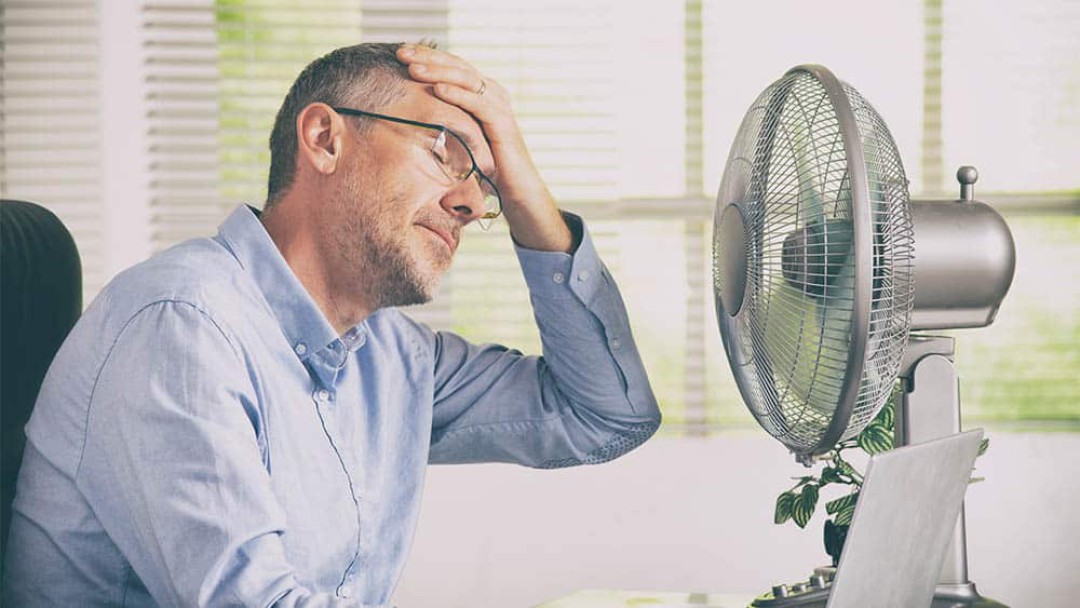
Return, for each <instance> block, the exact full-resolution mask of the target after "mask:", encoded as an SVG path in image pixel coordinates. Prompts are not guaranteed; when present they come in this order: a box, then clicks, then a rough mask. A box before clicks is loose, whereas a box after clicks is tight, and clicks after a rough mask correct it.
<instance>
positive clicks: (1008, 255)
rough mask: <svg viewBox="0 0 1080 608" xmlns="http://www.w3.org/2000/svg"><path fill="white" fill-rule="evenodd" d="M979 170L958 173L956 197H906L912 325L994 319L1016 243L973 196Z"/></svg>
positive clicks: (948, 325)
mask: <svg viewBox="0 0 1080 608" xmlns="http://www.w3.org/2000/svg"><path fill="white" fill-rule="evenodd" d="M977 176H978V174H977V173H976V172H975V169H974V167H961V168H960V170H959V171H957V179H958V180H959V181H960V192H961V194H960V198H959V199H957V200H953V201H947V200H939V201H911V216H912V223H913V227H914V230H915V302H914V307H913V310H912V314H911V328H912V329H913V330H925V329H960V328H967V327H985V326H987V325H990V324H991V323H993V321H994V317H996V316H997V312H998V308H999V307H1000V306H1001V301H1002V300H1003V299H1004V298H1005V295H1006V294H1007V293H1008V292H1009V287H1010V286H1011V285H1012V280H1013V274H1014V273H1015V270H1016V245H1015V244H1014V242H1013V238H1012V232H1010V230H1009V226H1008V224H1006V223H1005V220H1004V219H1003V218H1002V217H1001V215H1000V214H999V213H998V212H997V211H995V210H994V208H993V207H991V206H990V205H987V204H985V203H981V202H979V201H976V200H974V199H973V198H972V195H973V185H974V183H975V180H976V179H977Z"/></svg>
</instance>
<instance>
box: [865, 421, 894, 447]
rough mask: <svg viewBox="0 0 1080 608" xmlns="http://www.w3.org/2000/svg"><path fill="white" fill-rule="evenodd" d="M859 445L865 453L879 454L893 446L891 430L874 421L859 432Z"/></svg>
mask: <svg viewBox="0 0 1080 608" xmlns="http://www.w3.org/2000/svg"><path fill="white" fill-rule="evenodd" d="M859 447H860V448H862V449H863V450H864V451H865V452H866V453H867V454H880V453H881V452H888V451H889V450H891V449H892V448H893V431H892V429H890V428H886V427H883V426H881V425H879V424H877V423H876V422H872V423H870V425H869V426H867V427H866V428H865V429H863V432H862V433H860V434H859Z"/></svg>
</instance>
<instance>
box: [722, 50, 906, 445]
mask: <svg viewBox="0 0 1080 608" xmlns="http://www.w3.org/2000/svg"><path fill="white" fill-rule="evenodd" d="M813 67H814V68H815V69H803V68H796V69H793V70H791V71H789V72H788V73H787V74H785V75H784V77H782V78H781V79H780V80H778V81H776V82H775V83H773V84H772V85H771V86H770V87H769V88H767V89H766V90H765V91H764V92H763V93H762V94H761V95H760V96H759V97H758V98H757V100H756V101H755V102H754V103H753V105H752V106H751V107H750V109H749V110H748V112H747V115H746V118H745V119H744V120H743V123H742V126H741V127H740V129H739V133H738V135H737V137H736V139H735V142H734V144H733V145H732V150H731V154H730V155H729V159H728V164H727V167H726V170H725V173H724V179H723V181H722V183H721V188H720V195H719V197H718V201H717V209H716V214H717V215H716V217H717V220H719V218H720V214H722V213H723V211H724V209H725V208H726V207H727V206H729V205H736V206H737V208H738V209H739V211H740V213H741V214H742V218H743V221H744V224H745V239H744V241H743V243H742V245H743V248H744V251H743V252H742V253H743V254H744V255H745V257H746V261H747V264H746V266H747V271H746V277H745V281H746V285H745V290H744V293H743V300H742V305H741V306H740V308H739V310H737V311H726V310H724V309H723V305H722V303H721V300H720V298H719V294H720V293H721V290H722V287H723V286H724V281H726V280H731V279H730V277H725V276H723V273H722V272H718V271H717V269H718V268H719V267H720V266H719V264H718V261H719V260H720V259H721V257H722V256H724V255H728V254H730V253H731V252H729V251H727V248H728V247H731V246H732V245H731V244H730V243H727V242H725V241H724V240H722V239H718V238H717V235H718V232H717V231H714V241H713V255H714V260H713V261H714V263H713V268H714V287H715V288H716V294H718V297H717V314H718V320H719V322H720V327H721V333H722V335H723V339H724V345H725V349H726V351H727V354H728V358H729V361H730V362H731V364H732V369H733V372H734V375H735V378H736V381H737V384H738V386H739V389H740V392H741V393H742V395H743V399H744V401H745V402H746V404H747V407H748V408H749V410H750V411H751V412H752V413H753V415H754V416H755V418H756V419H757V420H758V422H759V423H760V424H761V425H762V426H763V427H764V428H765V429H766V430H767V431H768V432H769V433H770V434H772V435H773V436H775V437H776V438H778V439H779V440H780V441H781V442H783V443H784V444H785V445H787V446H788V447H789V448H790V449H791V450H792V451H794V452H796V454H797V455H799V456H800V458H801V459H802V458H804V457H809V456H812V455H814V454H817V453H824V452H827V451H828V450H829V449H831V447H832V443H835V442H836V441H843V440H846V439H849V438H851V437H854V436H856V435H857V434H858V433H859V432H861V431H862V429H863V428H865V427H866V425H867V424H869V422H870V421H871V420H872V419H873V418H874V416H875V415H876V414H877V412H878V411H879V410H880V409H881V407H882V406H884V405H885V403H886V402H887V400H888V398H889V396H890V394H891V392H892V388H893V385H894V381H895V378H896V375H897V373H898V371H899V366H900V362H901V358H902V357H903V353H904V348H905V346H906V343H907V335H908V328H909V325H910V317H911V308H912V303H913V301H914V270H913V268H914V266H913V261H914V260H913V258H914V234H913V228H912V220H911V212H910V206H909V200H908V190H907V179H906V177H905V174H904V169H903V166H902V164H901V161H900V156H899V153H898V152H897V149H896V145H895V143H894V142H893V139H892V137H891V135H890V134H889V131H888V128H887V127H886V125H885V123H884V121H883V120H882V119H881V117H880V115H879V114H878V113H877V111H876V110H874V108H873V107H872V106H871V105H870V104H869V103H868V102H867V101H866V100H865V99H864V98H863V97H862V96H861V95H860V94H859V93H858V91H856V90H855V89H854V88H853V87H851V86H849V85H847V84H845V83H839V81H835V80H834V81H833V82H834V83H835V84H838V85H839V86H840V87H841V88H840V89H837V90H840V91H842V94H843V95H844V96H845V97H846V104H844V103H839V104H837V103H834V101H835V99H836V98H835V95H834V96H833V97H830V95H829V92H828V90H827V87H826V84H825V83H823V81H822V78H826V79H827V78H831V77H832V75H831V74H830V73H828V71H827V70H825V69H824V68H820V67H817V66H813ZM845 113H846V115H845ZM850 118H853V120H850ZM852 125H854V128H855V130H856V131H857V133H856V134H855V135H856V137H857V139H856V140H855V141H857V142H859V144H861V148H862V149H861V151H859V150H857V149H856V150H853V149H849V146H848V145H847V143H845V129H850V128H851V126H852ZM848 135H849V136H850V135H851V134H850V133H849V134H848ZM846 141H847V142H848V143H850V141H851V139H848V140H846ZM857 147H858V146H855V148H857ZM852 154H858V155H859V157H857V158H852V159H850V160H853V161H854V163H859V162H861V163H862V165H863V166H864V167H865V173H866V179H865V182H864V183H865V186H864V188H865V190H862V189H861V188H859V186H858V184H859V182H860V181H862V180H859V179H855V180H853V179H852V175H851V170H852V167H853V166H856V167H857V165H854V164H849V155H852ZM853 182H854V183H855V184H856V186H855V187H854V189H853V186H852V184H853ZM856 205H863V206H865V207H864V209H865V211H862V212H856V208H855V206H856ZM860 218H868V221H865V220H864V225H868V226H869V231H868V232H869V234H867V235H866V236H867V237H868V238H869V241H870V247H869V248H868V249H866V251H869V252H870V255H863V256H857V255H856V247H855V244H856V243H855V241H856V240H857V238H856V234H855V232H856V230H860V227H859V226H858V225H856V220H859V219H860ZM859 273H868V277H869V281H868V282H864V285H866V284H868V285H869V286H870V288H869V289H859V288H858V281H857V279H859V277H860V276H862V277H863V279H864V281H865V278H866V277H867V275H866V274H861V275H860V274H859ZM860 305H861V306H863V310H865V309H866V307H868V310H869V313H868V315H860V314H857V310H858V309H859V306H860ZM862 323H865V324H866V325H865V326H861V324H862ZM860 340H864V342H863V343H860V342H859V341H860ZM860 351H861V356H860V354H859V353H860ZM853 359H854V360H853ZM856 374H857V375H856ZM853 383H857V384H856V385H853ZM856 386H857V390H853V389H855V388H856ZM845 398H846V399H848V400H849V401H850V402H849V403H843V401H844V399H845ZM843 416H849V417H848V418H847V419H846V420H842V419H837V418H839V417H843ZM836 425H840V427H839V428H840V429H842V430H841V432H840V435H839V437H838V438H837V439H836V440H835V441H831V442H830V441H826V439H827V438H829V429H830V427H833V429H834V430H833V432H834V433H835V429H836V428H837V427H836Z"/></svg>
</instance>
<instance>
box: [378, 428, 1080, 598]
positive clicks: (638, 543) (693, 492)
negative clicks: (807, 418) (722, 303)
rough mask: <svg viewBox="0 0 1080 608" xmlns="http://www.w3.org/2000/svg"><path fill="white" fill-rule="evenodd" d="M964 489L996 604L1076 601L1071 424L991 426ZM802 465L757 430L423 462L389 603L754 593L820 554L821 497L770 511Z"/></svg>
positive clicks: (1079, 470) (1078, 570)
mask: <svg viewBox="0 0 1080 608" xmlns="http://www.w3.org/2000/svg"><path fill="white" fill-rule="evenodd" d="M990 437H991V448H990V450H989V451H988V452H987V454H986V455H984V456H983V457H981V458H980V459H979V461H978V462H977V474H978V475H981V476H984V477H986V481H985V482H983V483H978V484H974V485H972V486H971V487H970V488H969V490H968V495H967V517H968V551H969V566H970V571H971V578H972V580H974V581H975V583H976V584H977V586H978V589H979V591H980V592H981V593H982V594H983V595H985V596H987V597H991V598H993V599H995V600H998V601H1001V602H1004V603H1007V604H1009V605H1011V606H1014V607H1016V606H1040V607H1042V608H1047V607H1062V608H1064V607H1066V606H1070V607H1071V606H1075V605H1077V604H1078V603H1080V550H1078V549H1077V548H1076V546H1075V545H1077V544H1078V543H1080V517H1077V516H1076V515H1075V514H1074V510H1075V508H1076V506H1077V505H1080V482H1078V481H1077V480H1078V479H1080V458H1078V456H1080V434H1076V433H1058V434H1054V433H1050V434H1020V433H1005V432H992V433H990ZM804 470H805V469H803V467H802V466H801V465H798V464H796V463H795V462H794V460H793V459H792V458H791V457H790V456H789V455H788V454H787V452H786V450H785V449H784V448H783V446H781V445H780V443H779V442H777V441H775V440H773V439H772V438H770V437H768V436H766V435H765V434H764V433H763V432H761V431H756V430H749V431H744V432H730V433H722V434H720V435H718V436H716V437H712V438H708V439H676V438H667V437H660V438H656V439H653V440H652V441H651V442H649V443H648V444H646V445H645V446H643V447H641V448H640V449H639V450H637V451H636V452H633V453H631V454H629V455H627V456H625V457H624V458H622V459H620V460H617V461H615V462H612V463H609V464H606V465H600V466H595V467H582V468H576V469H566V470H560V471H534V470H528V469H522V468H518V467H511V466H504V465H474V466H460V467H433V468H431V469H430V472H429V477H428V483H427V490H426V494H425V499H424V500H425V502H424V512H423V516H422V519H421V523H420V527H419V530H418V532H417V536H416V541H415V544H414V547H413V552H412V557H411V559H410V562H409V565H408V567H407V569H406V572H405V575H404V577H403V579H402V581H401V583H400V585H399V587H398V592H397V594H396V596H395V598H394V599H395V602H396V604H397V605H398V606H401V607H402V608H416V607H426V606H438V607H441V608H453V607H469V608H476V607H499V608H504V607H522V606H532V605H535V604H537V603H541V602H543V601H547V600H551V599H554V598H557V597H561V596H564V595H567V594H570V593H573V592H574V591H576V590H580V589H597V588H605V589H634V590H643V591H706V592H713V593H740V594H747V595H756V594H758V593H761V592H762V591H765V590H766V589H768V588H769V587H770V586H771V585H773V584H775V583H778V582H786V581H788V580H796V579H801V578H803V577H804V576H806V575H808V574H809V573H810V571H811V569H812V568H813V567H814V566H817V565H823V564H825V562H826V561H827V559H828V558H827V556H826V555H825V553H824V551H823V550H822V549H821V526H822V522H823V513H822V512H821V511H822V509H820V508H819V513H818V514H817V515H816V516H815V518H814V520H812V521H811V522H810V524H809V526H808V527H807V529H806V530H799V529H798V528H796V527H795V526H793V525H792V524H791V523H787V524H785V525H783V526H776V525H774V524H773V523H772V512H773V503H774V501H775V499H776V496H777V494H778V493H779V492H781V491H782V490H785V489H787V488H788V487H789V486H790V485H791V484H790V482H789V480H788V478H789V477H791V476H796V475H799V474H801V473H802V472H803V471H804Z"/></svg>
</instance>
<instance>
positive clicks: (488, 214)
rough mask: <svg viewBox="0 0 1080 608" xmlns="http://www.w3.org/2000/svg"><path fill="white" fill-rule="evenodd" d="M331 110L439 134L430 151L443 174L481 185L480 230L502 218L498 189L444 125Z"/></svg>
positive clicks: (370, 113) (459, 139) (373, 114)
mask: <svg viewBox="0 0 1080 608" xmlns="http://www.w3.org/2000/svg"><path fill="white" fill-rule="evenodd" d="M334 111H335V112H337V113H338V114H345V115H347V116H360V117H368V118H378V119H379V120H388V121H390V122H396V123H401V124H403V125H412V126H414V127H422V128H424V129H431V130H432V131H437V132H438V135H436V136H435V139H434V141H432V143H431V148H430V152H431V156H432V158H433V159H434V160H435V164H436V165H437V166H438V167H439V169H440V170H441V171H442V172H443V175H445V176H446V177H448V178H449V179H451V180H453V181H455V182H459V183H460V182H464V181H465V180H467V179H469V178H470V177H472V176H476V181H477V183H478V184H479V185H480V194H481V195H482V196H483V197H484V212H483V214H482V215H481V216H480V218H479V221H478V223H479V224H480V227H481V228H484V229H485V230H486V229H487V228H488V227H489V226H490V225H491V220H493V219H495V218H497V217H499V216H500V215H502V199H501V198H500V197H499V189H498V188H496V187H495V183H494V182H492V181H491V179H490V178H489V177H488V176H486V175H484V172H483V171H481V170H480V167H478V166H477V165H476V159H475V158H474V157H473V154H472V150H470V149H469V146H468V145H466V144H465V140H463V139H461V136H460V135H458V134H457V133H454V132H453V131H451V130H450V129H448V128H447V127H446V126H444V125H436V124H432V123H427V122H420V121H416V120H408V119H405V118H398V117H396V116H387V115H385V114H376V113H375V112H366V111H364V110H354V109H352V108H334Z"/></svg>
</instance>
